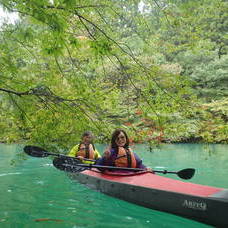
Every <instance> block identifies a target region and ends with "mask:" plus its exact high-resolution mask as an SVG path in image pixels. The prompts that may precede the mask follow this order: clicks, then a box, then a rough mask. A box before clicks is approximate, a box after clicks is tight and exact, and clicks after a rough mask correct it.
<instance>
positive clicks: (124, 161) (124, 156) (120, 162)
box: [114, 147, 137, 168]
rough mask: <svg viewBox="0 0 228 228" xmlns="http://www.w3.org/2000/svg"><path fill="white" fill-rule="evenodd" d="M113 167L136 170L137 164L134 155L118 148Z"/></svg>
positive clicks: (127, 150)
mask: <svg viewBox="0 0 228 228" xmlns="http://www.w3.org/2000/svg"><path fill="white" fill-rule="evenodd" d="M114 165H115V166H117V167H129V168H136V166H137V164H136V159H135V156H134V153H133V152H131V151H130V150H129V149H125V148H123V147H119V148H118V154H117V158H116V160H115V162H114Z"/></svg>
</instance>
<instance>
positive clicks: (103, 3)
mask: <svg viewBox="0 0 228 228" xmlns="http://www.w3.org/2000/svg"><path fill="white" fill-rule="evenodd" d="M0 6H1V7H3V9H4V10H6V11H8V12H14V13H15V12H17V13H18V15H19V16H20V18H19V20H18V21H17V22H16V23H14V24H9V23H4V24H3V25H2V26H1V28H0V31H1V32H0V68H1V71H0V129H1V131H0V141H1V142H3V143H25V142H26V143H31V144H36V145H40V146H45V147H46V148H51V149H55V148H62V149H66V148H70V147H71V146H73V145H74V144H75V143H77V142H78V141H79V140H80V136H81V133H82V132H83V131H85V130H91V131H93V133H94V134H95V135H96V142H100V143H106V142H108V141H109V139H110V135H111V133H112V131H113V130H114V129H116V128H123V129H125V130H126V131H127V132H128V134H129V135H130V140H131V142H132V143H149V144H150V145H151V144H158V143H160V142H207V143H227V142H228V137H227V136H228V125H227V120H228V97H227V95H228V45H227V44H228V33H227V31H228V29H227V28H228V2H227V1H226V0H200V1H199V0H150V1H149V0H83V1H80V0H52V1H51V0H30V1H26V0H0Z"/></svg>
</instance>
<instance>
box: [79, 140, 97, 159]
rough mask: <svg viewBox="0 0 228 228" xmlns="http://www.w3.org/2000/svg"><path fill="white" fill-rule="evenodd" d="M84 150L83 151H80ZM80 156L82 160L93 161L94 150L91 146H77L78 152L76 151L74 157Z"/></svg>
mask: <svg viewBox="0 0 228 228" xmlns="http://www.w3.org/2000/svg"><path fill="white" fill-rule="evenodd" d="M82 148H85V149H82ZM77 156H82V157H83V158H88V159H95V149H94V146H93V145H92V144H89V145H85V144H83V143H81V144H79V146H78V151H76V154H75V157H77Z"/></svg>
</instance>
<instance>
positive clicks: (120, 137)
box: [116, 136, 126, 140]
mask: <svg viewBox="0 0 228 228" xmlns="http://www.w3.org/2000/svg"><path fill="white" fill-rule="evenodd" d="M120 139H126V137H125V136H119V137H117V138H116V140H120Z"/></svg>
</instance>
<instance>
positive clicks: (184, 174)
mask: <svg viewBox="0 0 228 228" xmlns="http://www.w3.org/2000/svg"><path fill="white" fill-rule="evenodd" d="M194 174H195V169H192V168H188V169H183V170H181V171H179V172H177V175H178V176H179V177H180V178H182V179H186V180H188V179H191V178H192V177H193V176H194Z"/></svg>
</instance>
